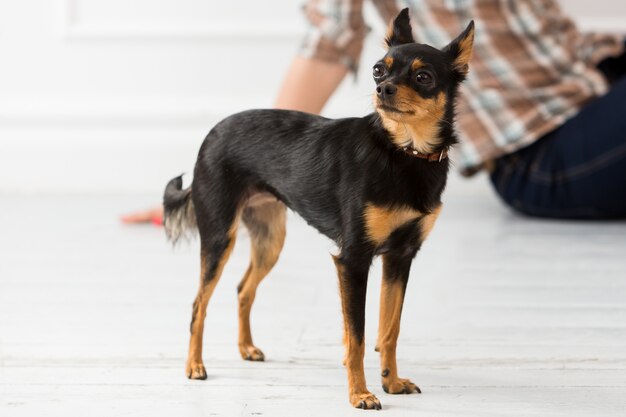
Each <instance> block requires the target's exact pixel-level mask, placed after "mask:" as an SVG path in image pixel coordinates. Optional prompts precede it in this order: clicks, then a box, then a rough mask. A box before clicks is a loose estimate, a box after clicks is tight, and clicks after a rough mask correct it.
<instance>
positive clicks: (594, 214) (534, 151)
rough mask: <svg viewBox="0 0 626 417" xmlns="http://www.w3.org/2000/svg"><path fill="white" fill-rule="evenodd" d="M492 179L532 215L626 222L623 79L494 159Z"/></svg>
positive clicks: (500, 191) (510, 201)
mask: <svg viewBox="0 0 626 417" xmlns="http://www.w3.org/2000/svg"><path fill="white" fill-rule="evenodd" d="M491 181H492V183H493V185H494V187H495V189H496V191H497V193H498V194H499V195H500V197H501V198H502V199H503V200H504V201H505V202H506V203H507V204H508V205H510V206H511V207H513V208H514V209H516V210H518V211H520V212H522V213H525V214H528V215H531V216H540V217H553V218H569V219H610V218H626V78H622V79H621V81H619V82H617V83H616V84H615V85H614V86H613V87H612V88H611V90H610V91H609V93H608V94H606V95H605V96H603V97H600V98H598V99H596V100H594V101H592V102H590V103H589V104H588V105H587V106H585V107H584V108H583V109H582V110H581V111H580V113H578V115H576V116H575V117H574V118H572V119H570V120H568V121H567V122H565V124H563V125H562V126H561V127H559V128H558V129H556V130H554V131H553V132H550V133H549V134H547V135H545V136H544V137H542V138H541V139H539V140H538V141H537V142H535V143H533V144H532V145H530V146H528V147H527V148H524V149H521V150H519V151H517V152H515V153H512V154H510V155H506V156H504V157H501V158H498V159H497V160H496V167H495V170H494V171H493V172H492V173H491Z"/></svg>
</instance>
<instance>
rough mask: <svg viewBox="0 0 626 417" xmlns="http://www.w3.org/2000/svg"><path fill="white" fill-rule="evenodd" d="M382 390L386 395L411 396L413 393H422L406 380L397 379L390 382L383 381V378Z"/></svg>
mask: <svg viewBox="0 0 626 417" xmlns="http://www.w3.org/2000/svg"><path fill="white" fill-rule="evenodd" d="M383 390H385V392H386V393H387V394H413V393H414V392H416V393H418V394H421V393H422V391H421V390H420V389H419V387H418V386H417V385H415V384H414V383H412V382H411V381H410V380H408V379H403V378H397V379H395V380H391V381H385V378H383Z"/></svg>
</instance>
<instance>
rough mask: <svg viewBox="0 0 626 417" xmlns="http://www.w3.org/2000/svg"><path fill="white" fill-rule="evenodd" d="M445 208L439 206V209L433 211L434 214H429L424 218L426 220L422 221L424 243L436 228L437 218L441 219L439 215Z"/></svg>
mask: <svg viewBox="0 0 626 417" xmlns="http://www.w3.org/2000/svg"><path fill="white" fill-rule="evenodd" d="M442 207H443V206H442V205H439V207H437V208H436V209H434V210H433V211H432V213H430V214H427V215H426V216H424V218H423V219H422V220H421V222H420V226H421V227H422V236H421V237H422V242H423V241H424V240H426V238H427V237H428V235H429V234H430V231H431V230H433V227H434V226H435V221H436V220H437V218H438V217H439V214H440V213H441V208H442Z"/></svg>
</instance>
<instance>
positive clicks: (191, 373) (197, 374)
mask: <svg viewBox="0 0 626 417" xmlns="http://www.w3.org/2000/svg"><path fill="white" fill-rule="evenodd" d="M186 372H187V378H189V379H206V369H204V365H203V364H202V362H187V367H186Z"/></svg>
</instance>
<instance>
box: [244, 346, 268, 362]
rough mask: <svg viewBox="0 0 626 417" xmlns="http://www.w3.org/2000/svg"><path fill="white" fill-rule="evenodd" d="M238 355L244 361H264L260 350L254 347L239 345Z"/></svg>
mask: <svg viewBox="0 0 626 417" xmlns="http://www.w3.org/2000/svg"><path fill="white" fill-rule="evenodd" d="M239 353H240V354H241V357H242V358H243V359H244V360H246V361H254V362H263V361H264V360H265V355H264V354H263V352H262V351H261V349H259V348H257V347H255V346H254V345H239Z"/></svg>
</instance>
